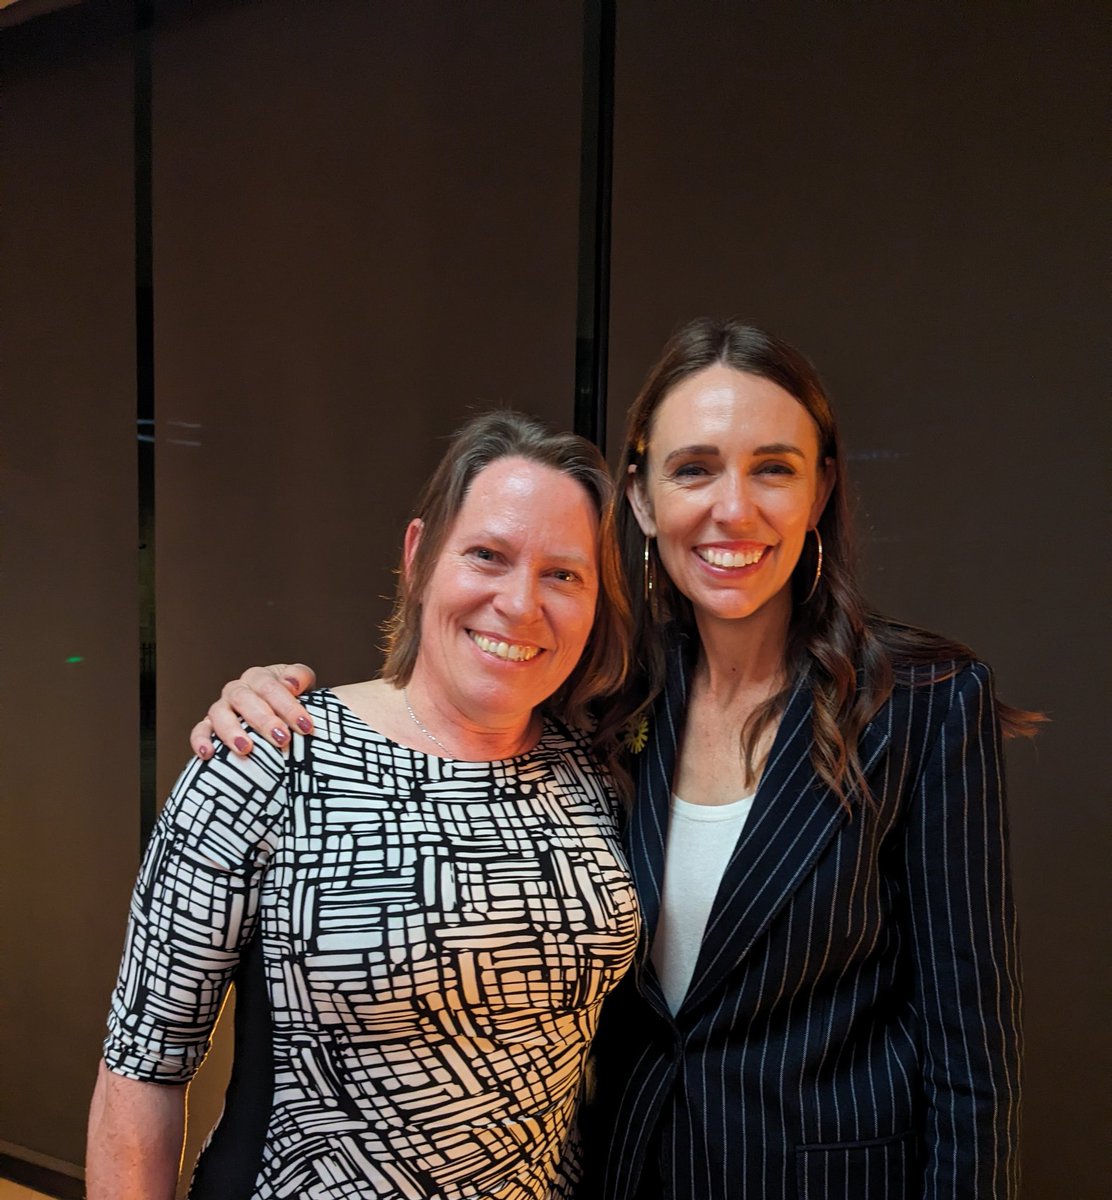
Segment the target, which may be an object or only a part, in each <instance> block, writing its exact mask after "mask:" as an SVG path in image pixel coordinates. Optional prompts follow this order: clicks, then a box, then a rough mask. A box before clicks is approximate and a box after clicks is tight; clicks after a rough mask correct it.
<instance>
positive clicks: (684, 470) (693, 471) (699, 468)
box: [672, 462, 710, 479]
mask: <svg viewBox="0 0 1112 1200" xmlns="http://www.w3.org/2000/svg"><path fill="white" fill-rule="evenodd" d="M709 474H710V472H709V471H708V470H707V468H706V467H705V466H704V465H703V464H702V463H698V462H689V463H684V464H683V465H682V466H679V467H677V468H676V469H675V470H674V471H673V472H672V478H673V479H698V478H699V477H700V476H702V475H709Z"/></svg>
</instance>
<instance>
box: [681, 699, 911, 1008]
mask: <svg viewBox="0 0 1112 1200" xmlns="http://www.w3.org/2000/svg"><path fill="white" fill-rule="evenodd" d="M813 708H814V705H813V702H812V697H811V689H810V687H809V686H807V683H806V681H800V682H797V683H796V685H795V689H794V691H793V692H792V695H791V697H790V698H789V700H788V704H787V707H786V708H785V710H784V715H783V717H782V718H781V721H780V728H779V730H778V731H777V734H776V738H775V741H774V743H773V747H772V751H771V753H770V754H769V760H768V764H767V766H766V767H765V770H764V774H763V775H762V777H761V781H760V784H759V785H758V787H757V794H756V797H755V798H754V800H753V807H752V809H751V811H750V813H749V819H748V820H747V821H746V823H745V828H744V829H743V831H742V835H741V837H740V838H739V839H738V844H737V846H736V848H735V849H734V852H733V854H732V855H731V857H730V861H729V863H728V864H727V866H726V871H725V873H724V875H723V877H722V883H721V885H720V886H719V889H718V893H717V895H716V897H715V901H714V904H713V905H712V907H711V912H710V916H709V918H708V919H707V925H706V929H705V931H704V933H703V944H702V948H701V949H700V951H699V959H698V962H697V963H696V964H695V972H694V974H693V976H692V979H691V985H690V987H689V988H688V991H687V996H686V997H685V999H684V1002H683V1006H682V1007H683V1008H687V1007H688V1006H690V1005H694V1004H698V1003H699V1002H700V1001H701V1000H702V999H703V998H704V997H705V996H706V995H708V994H709V993H710V992H711V991H712V990H713V989H714V987H715V986H716V985H717V984H718V983H719V982H720V981H721V979H722V978H723V976H725V975H726V974H727V973H728V972H729V971H730V970H731V969H732V968H733V967H734V966H735V965H736V964H737V962H738V961H739V960H740V959H741V958H742V957H743V956H744V955H746V954H747V953H748V952H749V950H750V949H751V948H752V946H753V943H754V942H755V941H756V940H757V938H759V937H760V936H761V934H762V933H764V931H765V930H766V929H767V928H768V926H769V924H770V923H771V922H772V920H773V918H774V917H775V916H776V914H777V913H778V912H779V911H780V909H781V908H782V907H783V905H784V904H785V903H786V902H787V900H788V898H789V897H790V896H791V895H792V893H793V892H794V891H795V890H796V889H797V888H798V887H799V885H800V883H801V882H802V880H803V879H804V878H805V876H806V875H807V873H808V872H809V871H810V869H811V868H812V867H813V866H814V864H815V862H816V861H817V860H818V857H819V855H820V854H821V853H822V851H823V850H824V849H825V847H826V845H827V844H828V842H829V841H830V840H831V838H832V837H834V835H835V834H836V833H837V831H838V830H839V829H840V828H841V826H842V824H843V822H844V821H845V820H846V819H847V816H848V814H847V812H846V809H845V806H844V805H843V804H842V803H841V802H840V801H839V800H838V798H837V796H835V795H834V793H833V792H832V791H831V789H830V788H829V787H827V786H826V785H825V784H823V783H822V782H821V781H820V780H819V778H818V775H817V773H816V771H815V769H814V767H813V766H812V765H811V742H812V716H813ZM880 716H881V714H878V716H877V718H874V719H873V721H871V722H870V723H869V724H868V725H867V726H866V727H865V730H864V732H863V734H862V736H861V740H860V742H859V753H860V754H861V763H862V766H863V767H864V770H865V772H866V774H867V773H868V771H869V769H870V768H871V767H872V766H873V764H874V763H875V762H876V760H877V758H878V757H879V755H880V753H881V751H883V749H884V747H885V746H886V745H887V743H888V734H887V732H886V730H885V729H884V727H883V725H882V724H881V723H880V720H879V719H878V718H880Z"/></svg>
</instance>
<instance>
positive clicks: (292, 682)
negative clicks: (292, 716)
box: [282, 675, 301, 692]
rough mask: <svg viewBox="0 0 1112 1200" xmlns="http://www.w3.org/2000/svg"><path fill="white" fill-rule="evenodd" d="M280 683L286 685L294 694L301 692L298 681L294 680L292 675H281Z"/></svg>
mask: <svg viewBox="0 0 1112 1200" xmlns="http://www.w3.org/2000/svg"><path fill="white" fill-rule="evenodd" d="M282 682H283V683H288V684H289V685H290V687H292V688H293V690H294V691H295V692H299V691H301V681H300V680H298V679H294V677H293V676H292V675H283V676H282Z"/></svg>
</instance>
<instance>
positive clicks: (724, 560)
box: [695, 546, 769, 567]
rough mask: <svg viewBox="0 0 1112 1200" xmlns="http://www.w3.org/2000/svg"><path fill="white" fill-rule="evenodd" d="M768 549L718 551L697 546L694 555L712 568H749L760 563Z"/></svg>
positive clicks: (765, 547) (762, 547)
mask: <svg viewBox="0 0 1112 1200" xmlns="http://www.w3.org/2000/svg"><path fill="white" fill-rule="evenodd" d="M768 549H769V547H768V546H760V547H758V548H757V549H755V550H718V549H716V548H715V547H714V546H699V547H698V548H697V549H696V551H695V553H696V554H697V555H698V556H699V557H700V558H701V559H702V560H703V562H705V563H708V564H709V565H710V566H712V567H751V566H753V564H754V563H758V562H760V561H761V559H762V558H763V557H764V555H765V551H766V550H768Z"/></svg>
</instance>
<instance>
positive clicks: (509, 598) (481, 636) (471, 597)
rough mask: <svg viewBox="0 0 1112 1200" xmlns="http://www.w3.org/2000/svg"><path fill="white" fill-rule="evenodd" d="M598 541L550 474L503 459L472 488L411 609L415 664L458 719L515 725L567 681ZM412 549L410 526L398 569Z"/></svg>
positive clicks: (592, 586) (572, 489) (584, 513)
mask: <svg viewBox="0 0 1112 1200" xmlns="http://www.w3.org/2000/svg"><path fill="white" fill-rule="evenodd" d="M598 529H599V522H598V517H597V514H596V512H595V507H594V503H593V501H592V499H591V497H590V496H589V495H588V493H587V491H586V490H585V489H584V488H583V486H582V485H581V484H579V483H577V482H576V481H575V480H574V479H572V478H571V477H570V476H568V475H566V474H564V473H563V472H562V471H557V470H556V469H554V468H552V467H546V466H542V465H541V464H539V463H535V462H531V461H529V460H526V459H522V458H503V459H498V460H497V461H496V462H494V463H492V464H491V465H490V466H488V467H486V468H485V469H484V470H483V471H481V472H480V473H479V474H478V475H477V476H476V477H475V479H474V481H473V483H472V485H471V489H470V491H469V492H468V493H467V496H466V498H465V499H464V502H463V504H462V506H461V507H460V510H459V513H458V514H457V515H456V518H455V520H454V522H453V523H452V526H451V528H450V530H449V531H448V535H447V537H446V538H445V541H444V546H443V549H442V550H441V552H440V556H439V558H438V559H437V561H436V565H435V567H434V568H433V571H432V574H431V576H430V577H429V581H428V584H427V586H426V588H425V591H424V595H423V596H422V598H421V649H420V653H419V655H418V663H417V669H419V670H420V672H421V675H422V679H423V681H424V683H425V686H426V687H432V688H436V689H438V693H439V695H440V696H441V697H442V698H443V699H444V700H445V701H446V702H447V703H448V704H449V705H450V706H451V707H452V708H454V709H455V710H456V712H457V713H458V714H459V716H460V718H461V719H464V720H467V721H471V722H474V723H476V724H479V725H489V726H497V725H501V724H504V723H506V722H510V721H514V720H517V719H520V718H521V717H522V716H524V715H526V714H528V713H529V712H530V711H531V710H532V709H534V708H535V707H536V706H537V705H539V704H540V703H541V702H542V701H544V700H546V699H548V697H549V696H551V695H552V694H553V693H554V692H555V691H557V689H558V688H559V687H560V686H561V684H563V682H564V681H565V680H566V679H567V677H568V676H569V675H570V674H571V672H572V670H573V669H574V668H575V666H576V664H577V663H578V662H579V659H580V657H581V656H582V654H583V651H584V648H585V647H586V644H587V639H588V637H589V636H590V632H591V628H592V626H593V624H594V619H595V609H596V605H597V602H598V592H599V566H598ZM419 540H420V522H415V523H414V525H413V526H411V527H410V531H409V533H408V534H407V539H406V558H407V561H412V557H413V554H414V553H415V551H416V548H417V543H418V541H419Z"/></svg>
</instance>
